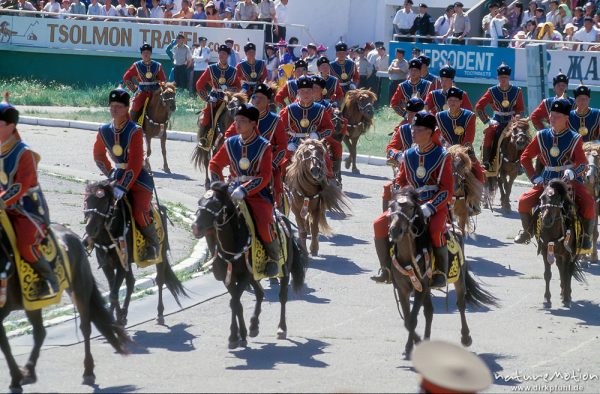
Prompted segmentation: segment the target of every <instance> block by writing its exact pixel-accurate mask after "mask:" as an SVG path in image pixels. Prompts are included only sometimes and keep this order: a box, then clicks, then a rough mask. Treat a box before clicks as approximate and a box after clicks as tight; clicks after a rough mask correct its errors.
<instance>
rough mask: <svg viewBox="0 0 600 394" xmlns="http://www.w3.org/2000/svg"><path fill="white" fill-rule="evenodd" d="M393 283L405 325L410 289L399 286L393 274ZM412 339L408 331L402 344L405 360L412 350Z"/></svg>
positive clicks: (408, 310) (408, 309)
mask: <svg viewBox="0 0 600 394" xmlns="http://www.w3.org/2000/svg"><path fill="white" fill-rule="evenodd" d="M393 283H394V287H395V288H396V290H397V291H398V298H399V300H400V308H401V309H402V317H403V320H404V324H405V326H406V319H408V318H409V315H410V292H411V290H412V289H409V288H407V287H406V286H403V287H399V285H398V283H399V282H398V279H397V278H396V277H395V276H394V280H393ZM412 341H413V339H412V336H411V335H410V332H409V334H408V339H407V341H406V345H405V346H404V357H405V358H406V359H407V360H409V359H410V352H411V350H412Z"/></svg>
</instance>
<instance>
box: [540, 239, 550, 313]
mask: <svg viewBox="0 0 600 394" xmlns="http://www.w3.org/2000/svg"><path fill="white" fill-rule="evenodd" d="M542 253H543V259H544V280H545V281H546V292H545V293H544V307H546V308H551V307H552V301H550V297H551V295H550V279H552V266H551V265H550V264H549V263H548V260H547V258H546V254H547V253H548V248H547V247H544V248H542Z"/></svg>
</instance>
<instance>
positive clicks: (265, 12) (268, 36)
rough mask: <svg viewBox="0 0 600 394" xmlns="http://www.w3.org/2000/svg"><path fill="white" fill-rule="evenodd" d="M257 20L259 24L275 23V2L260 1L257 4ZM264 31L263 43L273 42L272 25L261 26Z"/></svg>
mask: <svg viewBox="0 0 600 394" xmlns="http://www.w3.org/2000/svg"><path fill="white" fill-rule="evenodd" d="M258 20H259V21H261V22H269V23H277V17H276V16H275V2H274V1H273V0H260V2H259V3H258ZM261 29H263V30H264V31H265V43H271V42H273V25H272V24H265V25H262V26H261Z"/></svg>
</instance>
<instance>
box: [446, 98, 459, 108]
mask: <svg viewBox="0 0 600 394" xmlns="http://www.w3.org/2000/svg"><path fill="white" fill-rule="evenodd" d="M460 101H461V100H460V99H459V98H458V97H448V100H446V102H447V103H448V107H449V108H450V109H451V110H453V111H456V110H457V109H459V108H460Z"/></svg>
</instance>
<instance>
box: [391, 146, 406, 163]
mask: <svg viewBox="0 0 600 394" xmlns="http://www.w3.org/2000/svg"><path fill="white" fill-rule="evenodd" d="M403 156H404V153H403V152H396V153H394V151H393V150H391V149H390V150H388V157H389V158H390V159H392V160H396V161H397V162H398V163H400V162H401V161H402V157H403Z"/></svg>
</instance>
